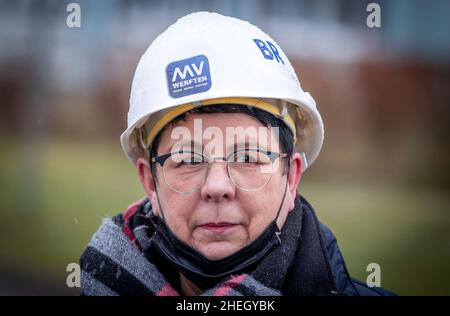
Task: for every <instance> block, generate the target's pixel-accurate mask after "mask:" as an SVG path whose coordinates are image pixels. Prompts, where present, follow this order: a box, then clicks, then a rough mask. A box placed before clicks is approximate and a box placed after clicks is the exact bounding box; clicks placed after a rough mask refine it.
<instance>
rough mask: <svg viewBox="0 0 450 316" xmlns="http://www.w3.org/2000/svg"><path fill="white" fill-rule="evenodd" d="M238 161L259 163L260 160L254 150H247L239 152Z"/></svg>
mask: <svg viewBox="0 0 450 316" xmlns="http://www.w3.org/2000/svg"><path fill="white" fill-rule="evenodd" d="M236 162H240V163H246V164H247V163H257V162H258V155H257V153H254V152H246V153H239V154H238V155H237V157H236Z"/></svg>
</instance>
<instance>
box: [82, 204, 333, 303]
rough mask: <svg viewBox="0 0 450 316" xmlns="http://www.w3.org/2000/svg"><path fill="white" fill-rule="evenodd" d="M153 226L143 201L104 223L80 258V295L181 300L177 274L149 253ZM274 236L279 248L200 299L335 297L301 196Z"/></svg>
mask: <svg viewBox="0 0 450 316" xmlns="http://www.w3.org/2000/svg"><path fill="white" fill-rule="evenodd" d="M157 221H158V219H157V218H156V217H155V216H154V215H153V213H152V210H151V204H150V202H149V200H148V199H143V200H141V201H138V202H136V203H134V204H133V205H131V206H130V207H129V208H128V210H127V211H126V212H125V213H123V214H120V215H118V216H116V217H114V218H112V219H109V218H107V219H104V220H103V223H102V225H101V226H100V228H99V229H98V231H97V232H96V233H95V234H94V236H93V238H92V240H91V241H90V243H89V244H88V246H87V248H86V249H85V251H84V253H83V254H82V256H81V259H80V264H81V269H82V274H81V283H82V290H83V295H156V296H166V295H170V296H176V295H180V293H182V292H181V289H180V284H179V273H178V271H177V270H176V269H175V268H174V267H172V266H171V265H170V264H168V263H167V262H166V261H164V259H163V258H161V257H158V256H155V254H154V253H152V251H151V237H152V233H153V232H154V229H155V225H157ZM279 237H280V239H281V244H280V245H279V246H277V248H275V249H274V250H273V251H272V252H271V253H269V254H268V255H267V256H266V257H265V258H264V259H263V260H262V261H261V262H260V263H258V265H257V266H256V267H254V268H252V270H251V271H245V273H242V274H239V275H231V276H229V278H227V279H225V280H223V282H221V283H219V284H217V285H215V286H214V287H212V288H210V289H206V290H205V291H204V292H203V294H202V295H205V296H240V295H243V296H267V295H271V296H278V295H336V294H338V292H337V290H336V286H335V283H334V280H333V275H332V272H331V269H330V263H329V260H328V258H327V254H326V247H325V243H324V238H325V237H324V236H323V234H322V232H321V229H320V226H319V222H318V220H317V218H316V216H315V214H314V211H313V210H312V207H311V206H310V205H309V203H308V202H307V201H306V200H305V199H304V198H303V197H301V196H298V197H297V199H296V201H295V209H294V210H293V211H291V212H289V214H288V216H287V219H286V222H285V224H284V226H283V228H282V231H281V234H280V236H279ZM274 267H276V270H277V273H274Z"/></svg>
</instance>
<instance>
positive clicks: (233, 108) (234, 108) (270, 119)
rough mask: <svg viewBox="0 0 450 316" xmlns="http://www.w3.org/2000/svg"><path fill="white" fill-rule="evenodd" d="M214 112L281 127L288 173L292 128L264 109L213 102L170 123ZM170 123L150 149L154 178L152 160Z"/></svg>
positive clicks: (152, 169)
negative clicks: (240, 116) (189, 115)
mask: <svg viewBox="0 0 450 316" xmlns="http://www.w3.org/2000/svg"><path fill="white" fill-rule="evenodd" d="M212 113H243V114H247V115H250V116H252V117H254V118H256V119H257V120H258V121H260V122H261V123H262V124H264V125H265V126H267V127H270V126H271V127H278V128H279V137H280V138H279V139H280V147H281V150H282V152H285V153H287V154H288V155H287V157H286V161H287V163H285V164H284V166H285V168H284V171H283V174H286V173H288V171H289V162H290V159H291V157H292V154H293V152H294V136H293V134H292V131H291V129H290V128H289V127H288V126H287V125H286V123H284V122H283V121H282V120H281V119H279V118H278V117H276V116H274V115H272V114H270V113H268V112H266V111H263V110H261V109H258V108H255V107H251V106H246V105H241V104H224V103H221V104H213V105H208V106H202V107H198V108H194V109H192V110H189V111H187V112H185V113H182V114H180V115H178V116H177V117H175V118H174V119H173V120H172V121H171V122H170V123H171V125H172V126H175V125H176V124H177V123H178V122H180V121H186V118H187V114H212ZM168 125H169V124H167V125H166V126H165V127H164V128H163V129H162V130H161V131H160V132H159V133H158V135H157V136H156V137H155V139H154V140H153V143H152V146H151V149H150V169H151V172H152V175H153V178H154V179H155V180H156V172H155V171H154V163H152V162H151V159H152V157H156V156H157V150H158V145H159V141H160V138H161V134H162V132H163V131H164V130H165V129H166V128H167V126H168Z"/></svg>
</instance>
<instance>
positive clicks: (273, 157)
mask: <svg viewBox="0 0 450 316" xmlns="http://www.w3.org/2000/svg"><path fill="white" fill-rule="evenodd" d="M248 151H256V152H262V153H264V154H265V155H267V156H268V157H269V159H270V161H271V162H272V163H273V162H274V161H275V160H276V159H277V158H285V157H287V156H288V154H287V153H277V152H274V151H268V150H264V149H260V148H254V149H242V150H236V151H234V152H232V153H230V154H229V155H228V156H226V157H214V158H210V157H208V156H205V155H203V154H200V153H198V152H195V151H189V150H187V151H176V152H170V153H167V154H163V155H160V156H158V157H153V158H151V159H150V163H152V164H155V163H159V164H160V165H161V168H164V163H165V162H166V160H167V159H168V158H169V157H170V156H172V154H177V153H180V152H183V153H191V154H196V155H198V156H201V157H203V158H204V159H205V161H206V165H205V168H206V172H205V178H204V179H203V182H202V184H201V185H200V186H199V187H198V188H197V189H195V190H191V191H187V192H185V191H179V190H177V189H175V188H173V187H172V186H171V185H170V184H169V183H168V181H167V179H166V175H165V173H164V169H163V177H164V181H165V182H166V184H167V185H168V186H169V188H171V189H172V190H173V191H175V192H177V193H180V194H190V193H194V192H196V191H198V190H200V189H201V187H202V186H203V185H204V184H205V182H206V179H207V178H208V172H209V164H210V163H211V162H214V161H217V160H222V161H225V162H226V163H227V174H228V178H229V179H230V180H231V182H233V184H234V185H235V186H236V187H238V188H239V189H241V190H243V191H247V192H256V191H259V190H261V189H262V188H263V187H264V186H266V184H267V183H269V181H270V179H272V176H273V174H274V173H273V172H272V173H271V174H270V177H269V179H267V181H266V182H265V183H264V184H263V185H261V186H260V187H259V188H257V189H246V188H243V187H241V186H239V185H238V184H237V183H236V182H235V181H234V180H233V177H232V176H231V174H230V161H229V159H230V158H231V157H233V155H235V154H236V153H238V152H248Z"/></svg>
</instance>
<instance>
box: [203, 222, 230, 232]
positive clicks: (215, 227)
mask: <svg viewBox="0 0 450 316" xmlns="http://www.w3.org/2000/svg"><path fill="white" fill-rule="evenodd" d="M235 226H237V225H236V224H232V223H206V224H203V225H200V227H201V228H203V229H206V230H208V231H211V232H214V233H223V232H224V231H226V230H228V229H231V228H233V227H235Z"/></svg>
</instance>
